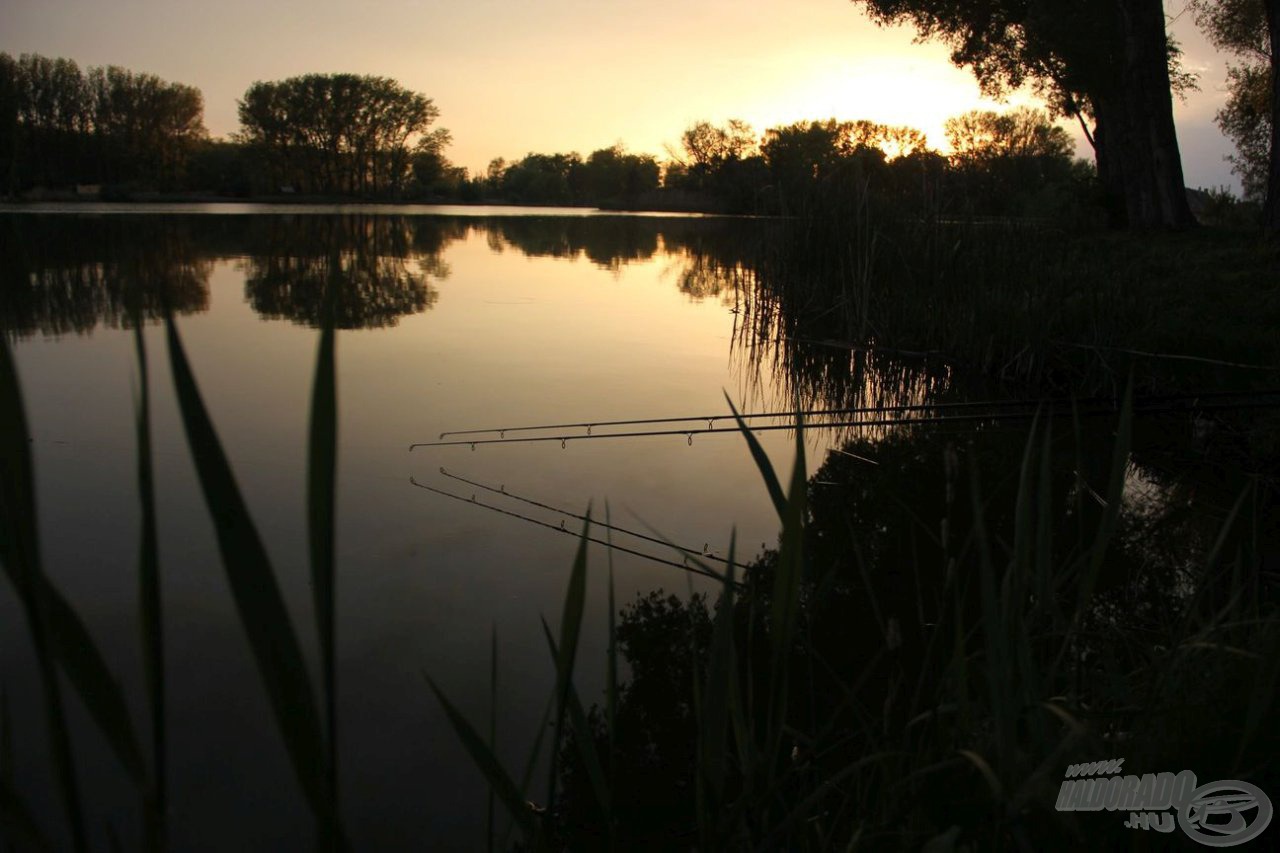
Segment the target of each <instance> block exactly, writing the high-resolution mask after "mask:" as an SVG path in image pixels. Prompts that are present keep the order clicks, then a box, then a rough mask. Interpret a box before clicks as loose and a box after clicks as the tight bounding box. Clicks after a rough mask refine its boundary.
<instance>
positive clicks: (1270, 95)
mask: <svg viewBox="0 0 1280 853" xmlns="http://www.w3.org/2000/svg"><path fill="white" fill-rule="evenodd" d="M1195 11H1196V23H1198V24H1199V25H1200V26H1201V27H1202V28H1203V29H1204V31H1205V33H1206V34H1207V35H1208V36H1209V40H1210V41H1212V42H1213V44H1214V45H1215V46H1216V47H1218V48H1219V49H1221V50H1226V51H1229V52H1230V53H1233V54H1235V55H1236V56H1237V57H1239V58H1240V60H1241V64H1239V65H1233V66H1229V67H1228V69H1227V87H1228V97H1227V103H1226V106H1224V107H1223V108H1222V109H1221V110H1220V111H1219V112H1218V126H1219V127H1221V128H1222V131H1223V133H1225V134H1227V136H1229V137H1230V138H1231V141H1232V142H1234V143H1235V146H1236V156H1235V157H1233V158H1231V159H1232V163H1233V166H1234V168H1233V170H1232V171H1234V172H1235V173H1236V174H1237V175H1239V176H1240V179H1241V183H1242V184H1243V186H1244V192H1245V197H1246V198H1257V199H1263V200H1264V201H1263V220H1264V226H1265V227H1266V229H1267V231H1269V232H1271V233H1273V234H1280V126H1278V124H1277V122H1276V118H1275V109H1276V105H1277V104H1280V2H1277V0H1196V2H1195Z"/></svg>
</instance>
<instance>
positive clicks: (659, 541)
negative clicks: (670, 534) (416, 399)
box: [440, 467, 729, 565]
mask: <svg viewBox="0 0 1280 853" xmlns="http://www.w3.org/2000/svg"><path fill="white" fill-rule="evenodd" d="M440 473H441V474H443V475H445V476H446V477H448V478H449V479H451V480H457V481H459V482H461V483H466V484H467V485H469V486H475V487H476V488H479V489H484V490H485V491H487V492H493V493H494V494H495V495H503V496H504V497H508V498H514V499H515V500H518V501H521V502H523V503H527V504H529V505H530V506H536V507H538V508H539V509H545V510H549V511H551V512H554V513H557V514H559V515H564V516H568V517H569V518H576V519H577V520H578V521H586V520H587V517H586V516H585V515H579V514H578V513H576V512H570V511H569V510H567V509H561V508H560V507H556V506H551V505H550V504H544V503H541V502H539V501H535V500H533V499H532V498H526V497H521V496H520V495H517V494H515V493H514V492H508V491H507V487H506V486H505V485H504V486H501V487H498V488H495V487H493V486H489V485H485V484H484V483H478V482H476V481H475V480H468V479H467V478H466V477H462V476H460V475H458V474H452V473H450V472H448V471H446V470H445V469H444V468H443V467H441V468H440ZM591 523H592V524H595V525H597V526H599V527H603V528H605V529H607V530H616V531H617V532H618V533H624V534H626V535H627V536H634V537H635V538H637V539H643V540H645V541H646V542H653V543H654V544H656V545H664V546H666V547H668V548H675V549H676V550H678V551H683V552H685V553H688V554H697V555H698V556H699V557H704V558H706V559H708V560H714V561H716V562H717V563H723V564H725V565H728V564H729V561H728V560H726V559H724V558H723V557H717V556H716V555H715V554H708V553H707V552H706V550H705V549H703V550H702V551H697V550H695V549H693V548H685V547H683V546H681V545H676V544H675V543H673V542H668V541H667V540H665V539H659V538H658V537H656V536H649V535H647V534H644V533H637V532H636V531H634V530H628V529H627V528H625V527H619V526H618V525H616V524H608V523H606V522H603V521H597V520H595V519H591Z"/></svg>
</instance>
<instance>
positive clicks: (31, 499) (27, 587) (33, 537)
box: [0, 335, 88, 851]
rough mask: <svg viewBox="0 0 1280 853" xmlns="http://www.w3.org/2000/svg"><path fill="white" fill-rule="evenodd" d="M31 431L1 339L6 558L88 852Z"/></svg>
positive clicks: (77, 838) (70, 804) (64, 788)
mask: <svg viewBox="0 0 1280 853" xmlns="http://www.w3.org/2000/svg"><path fill="white" fill-rule="evenodd" d="M38 530H39V528H38V525H37V524H36V501H35V475H34V472H33V470H32V464H31V446H30V433H29V432H28V430H27V419H26V414H25V410H24V408H23V405H22V392H21V390H20V389H19V387H18V373H17V369H16V368H15V366H14V364H13V358H12V356H11V354H10V352H9V342H8V340H7V339H5V338H4V336H3V335H0V531H2V534H0V560H3V562H4V567H5V571H6V574H8V575H9V578H10V580H11V582H12V583H13V585H14V588H15V589H16V590H17V592H18V597H19V599H20V600H21V602H22V607H23V610H24V611H25V614H26V618H27V627H28V630H30V632H31V640H32V645H33V646H34V647H35V652H36V663H37V666H38V667H39V670H40V683H41V687H42V689H43V692H44V700H45V714H46V717H47V722H48V725H47V731H48V735H49V747H50V752H51V754H52V758H53V762H54V769H55V776H56V778H57V780H58V788H59V791H60V793H61V795H62V803H63V807H64V809H65V810H66V813H67V823H68V825H69V827H70V830H71V839H72V844H73V846H74V849H75V850H77V851H83V850H86V849H87V846H88V845H87V841H86V836H85V829H84V814H83V812H82V810H81V805H80V786H79V783H78V782H77V780H76V771H75V761H74V759H73V757H72V752H71V738H70V735H69V734H68V732H67V721H66V713H65V709H64V707H63V704H62V691H61V688H60V686H59V684H58V673H57V670H56V667H55V654H56V652H55V651H54V650H53V649H52V647H51V646H52V644H51V642H50V640H51V635H52V634H53V633H54V632H53V631H52V630H51V629H50V625H49V616H48V613H49V606H48V604H47V600H48V598H49V596H48V595H46V592H47V590H48V589H49V586H48V583H47V582H46V581H45V578H44V572H43V569H42V568H41V564H40V540H39V534H38Z"/></svg>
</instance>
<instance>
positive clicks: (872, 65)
mask: <svg viewBox="0 0 1280 853" xmlns="http://www.w3.org/2000/svg"><path fill="white" fill-rule="evenodd" d="M807 64H808V66H809V67H808V68H806V69H804V70H803V71H801V72H800V73H795V72H793V75H792V76H791V77H790V78H789V79H788V80H787V81H786V83H787V85H786V88H785V90H780V91H777V92H771V93H770V94H769V96H768V98H767V100H764V101H763V102H762V103H761V105H760V107H759V109H758V110H757V111H755V112H754V113H753V114H752V116H751V117H750V120H751V121H752V123H753V124H754V125H755V127H756V129H757V130H758V131H761V132H763V131H764V130H765V129H767V128H769V127H774V126H777V125H781V124H790V123H791V122H795V121H801V120H809V119H825V118H837V119H841V120H845V119H849V120H857V119H868V120H870V121H875V122H879V123H880V124H888V125H897V126H906V127H911V128H915V129H916V130H919V131H921V132H923V133H924V134H925V135H926V136H927V137H928V139H929V146H930V147H931V148H934V149H936V150H939V151H943V152H946V151H947V150H948V148H949V146H948V145H947V140H946V133H945V131H944V130H943V126H944V124H945V122H946V120H947V119H948V118H950V117H951V116H955V115H959V114H961V113H964V112H967V111H969V110H975V109H984V110H996V111H997V112H1001V111H1004V110H1007V109H1010V108H1011V107H1013V106H1016V105H1021V104H1036V103H1037V102H1036V100H1035V99H1034V98H1032V97H1031V96H1030V95H1029V94H1027V93H1024V92H1018V93H1015V95H1014V96H1013V97H1011V98H1009V100H1008V101H1007V102H1004V103H1000V102H997V101H994V100H992V99H990V98H986V97H983V96H982V94H981V93H980V92H979V91H978V87H977V84H976V83H975V82H974V80H973V78H972V76H970V75H968V74H966V73H965V72H963V71H961V70H959V69H956V68H952V67H950V66H946V65H938V64H936V63H930V62H927V61H921V60H916V59H912V58H910V57H885V56H877V57H874V58H868V59H865V60H860V59H857V58H851V59H847V60H846V59H840V58H824V59H820V60H818V59H815V60H812V61H810V62H809V63H807Z"/></svg>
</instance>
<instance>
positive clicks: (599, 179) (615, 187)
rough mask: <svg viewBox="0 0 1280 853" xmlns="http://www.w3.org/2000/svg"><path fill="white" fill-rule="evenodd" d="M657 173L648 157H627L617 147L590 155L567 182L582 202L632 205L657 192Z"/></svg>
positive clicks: (655, 166) (634, 155) (653, 162)
mask: <svg viewBox="0 0 1280 853" xmlns="http://www.w3.org/2000/svg"><path fill="white" fill-rule="evenodd" d="M658 172H659V170H658V161H657V160H655V159H654V158H653V157H652V156H651V155H648V154H629V153H627V151H626V150H625V149H624V148H623V147H622V145H621V144H618V145H615V146H613V147H612V148H601V149H599V150H598V151H592V152H591V154H590V156H588V157H587V159H586V160H585V161H583V162H582V163H580V164H578V166H577V167H576V168H575V170H574V174H571V175H570V182H571V184H572V185H573V187H574V190H575V195H576V196H577V197H578V198H579V199H580V200H582V201H587V202H591V203H593V204H604V203H625V202H634V201H635V200H636V199H637V198H639V197H640V196H641V195H642V194H644V193H647V192H652V191H653V190H656V189H657V188H658Z"/></svg>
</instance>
